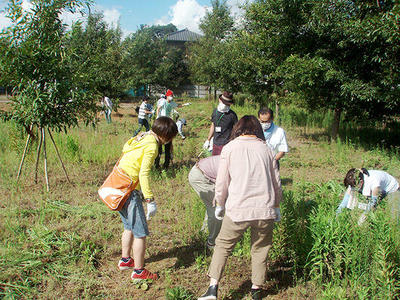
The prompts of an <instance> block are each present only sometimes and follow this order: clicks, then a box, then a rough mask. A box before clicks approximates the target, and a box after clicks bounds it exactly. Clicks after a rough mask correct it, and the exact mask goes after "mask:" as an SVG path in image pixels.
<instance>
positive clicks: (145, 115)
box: [133, 96, 153, 136]
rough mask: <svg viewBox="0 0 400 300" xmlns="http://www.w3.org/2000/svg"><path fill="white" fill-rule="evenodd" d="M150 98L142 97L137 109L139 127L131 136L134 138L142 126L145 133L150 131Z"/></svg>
mask: <svg viewBox="0 0 400 300" xmlns="http://www.w3.org/2000/svg"><path fill="white" fill-rule="evenodd" d="M149 100H150V98H149V97H148V96H144V97H143V102H142V104H141V105H140V107H139V111H138V123H139V126H138V128H137V129H136V131H135V132H134V134H133V136H136V135H137V134H138V133H139V132H140V131H141V130H142V127H143V126H144V127H145V128H146V131H149V130H150V125H149V118H150V116H151V115H152V114H153V112H152V107H151V105H150V104H149V103H148V102H149Z"/></svg>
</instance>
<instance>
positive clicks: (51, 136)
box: [47, 128, 71, 183]
mask: <svg viewBox="0 0 400 300" xmlns="http://www.w3.org/2000/svg"><path fill="white" fill-rule="evenodd" d="M47 131H48V133H49V136H50V139H51V141H52V142H53V145H54V148H55V149H56V152H57V156H58V159H59V160H60V162H61V165H62V167H63V170H64V173H65V176H66V177H67V180H68V182H69V183H71V181H70V180H69V177H68V174H67V170H66V169H65V166H64V163H63V161H62V159H61V155H60V152H58V148H57V145H56V142H55V141H54V139H53V135H52V134H51V131H50V128H47Z"/></svg>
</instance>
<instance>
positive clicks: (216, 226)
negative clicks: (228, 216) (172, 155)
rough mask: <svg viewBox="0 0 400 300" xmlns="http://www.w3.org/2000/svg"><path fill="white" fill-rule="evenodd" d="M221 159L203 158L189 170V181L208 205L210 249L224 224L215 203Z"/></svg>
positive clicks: (213, 157) (214, 157)
mask: <svg viewBox="0 0 400 300" xmlns="http://www.w3.org/2000/svg"><path fill="white" fill-rule="evenodd" d="M219 159H220V156H219V155H215V156H210V157H207V158H203V159H201V160H200V161H199V162H198V163H197V164H196V165H194V166H193V168H192V169H191V170H190V172H189V183H190V185H191V186H192V188H193V189H194V190H195V192H196V193H197V195H199V197H200V199H201V200H202V201H203V202H204V205H205V206H206V212H207V226H208V238H207V243H206V246H207V248H208V249H210V250H211V249H213V248H214V246H215V239H216V238H217V236H218V233H219V231H220V229H221V224H222V220H218V219H217V218H216V217H215V206H214V205H213V199H214V192H215V179H216V178H217V172H218V164H219Z"/></svg>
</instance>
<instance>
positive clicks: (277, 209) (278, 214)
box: [274, 207, 281, 222]
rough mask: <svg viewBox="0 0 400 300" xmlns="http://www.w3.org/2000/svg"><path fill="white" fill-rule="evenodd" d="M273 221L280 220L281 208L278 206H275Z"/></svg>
mask: <svg viewBox="0 0 400 300" xmlns="http://www.w3.org/2000/svg"><path fill="white" fill-rule="evenodd" d="M274 209H275V214H276V217H275V222H280V221H281V209H280V208H279V207H275V208H274Z"/></svg>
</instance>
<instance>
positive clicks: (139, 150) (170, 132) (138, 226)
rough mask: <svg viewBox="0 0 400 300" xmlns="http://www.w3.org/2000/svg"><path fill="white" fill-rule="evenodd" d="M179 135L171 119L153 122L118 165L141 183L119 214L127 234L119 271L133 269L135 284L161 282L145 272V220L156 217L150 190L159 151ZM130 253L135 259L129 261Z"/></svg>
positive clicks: (126, 147)
mask: <svg viewBox="0 0 400 300" xmlns="http://www.w3.org/2000/svg"><path fill="white" fill-rule="evenodd" d="M177 133H178V128H177V127H176V124H175V122H174V121H173V120H172V119H170V118H168V117H160V118H158V119H157V120H156V121H155V122H154V124H153V127H152V129H151V130H150V131H148V132H145V133H143V134H140V135H138V136H136V137H134V138H131V139H130V140H129V141H128V142H126V144H125V145H124V147H123V149H122V153H123V156H122V158H121V160H120V161H119V168H120V169H122V170H123V171H124V172H125V173H127V174H128V176H129V177H130V178H131V179H132V181H133V182H136V181H137V180H139V184H138V185H137V187H136V189H135V190H134V191H133V192H132V193H131V195H130V196H129V198H128V200H127V201H126V203H125V204H124V206H123V207H122V209H121V210H120V211H119V213H120V216H121V220H122V222H123V224H124V232H123V233H122V258H121V260H120V261H119V263H118V267H119V269H120V270H127V269H131V268H134V270H133V272H132V275H131V278H132V280H134V281H137V280H142V279H157V278H158V276H157V274H153V273H151V272H149V271H148V270H147V269H145V268H144V254H145V250H146V236H148V235H149V230H148V227H147V221H146V219H147V220H149V219H150V218H151V217H152V216H154V215H155V213H156V210H157V206H156V203H155V201H154V196H153V193H152V191H151V189H150V183H149V173H150V169H151V166H152V165H153V163H154V160H155V158H156V157H157V154H158V147H159V146H160V145H162V144H167V143H169V142H171V141H172V139H173V138H174V137H175V136H176V134H177ZM140 190H141V192H140ZM142 193H143V194H142ZM143 199H144V201H146V202H147V215H146V216H145V213H144V209H143V205H142V201H143ZM131 250H133V258H134V259H132V258H131V257H130V253H131Z"/></svg>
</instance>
